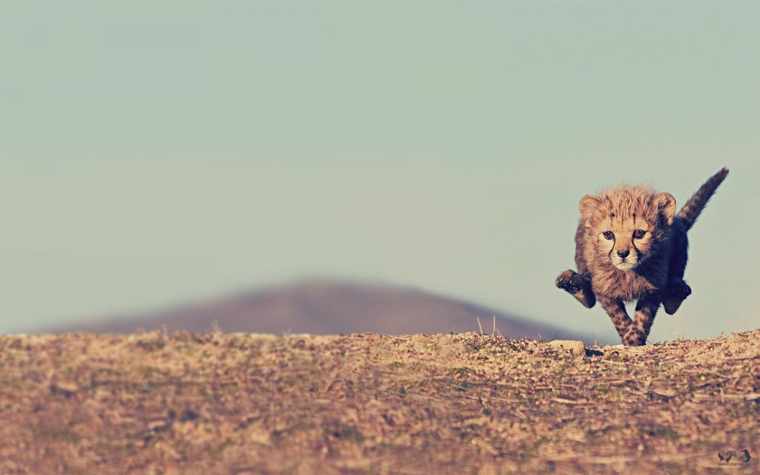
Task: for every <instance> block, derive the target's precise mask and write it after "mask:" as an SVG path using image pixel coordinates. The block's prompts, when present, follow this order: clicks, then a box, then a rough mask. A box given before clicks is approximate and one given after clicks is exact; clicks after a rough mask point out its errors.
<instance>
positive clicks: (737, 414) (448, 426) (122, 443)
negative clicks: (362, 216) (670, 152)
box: [0, 331, 760, 475]
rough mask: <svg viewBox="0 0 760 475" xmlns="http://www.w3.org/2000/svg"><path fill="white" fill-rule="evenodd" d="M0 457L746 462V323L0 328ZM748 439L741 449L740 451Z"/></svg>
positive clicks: (365, 463) (141, 461)
mask: <svg viewBox="0 0 760 475" xmlns="http://www.w3.org/2000/svg"><path fill="white" fill-rule="evenodd" d="M0 368H1V370H0V382H2V384H1V385H0V417H2V421H3V423H2V425H0V440H2V441H3V443H2V444H0V473H2V474H48V473H50V474H53V473H66V474H93V473H98V474H109V473H135V474H138V473H139V474H143V473H153V474H161V473H163V474H180V473H182V474H203V475H209V474H217V473H218V474H227V473H229V474H243V473H257V474H258V473H294V474H302V473H303V474H307V473H321V474H331V473H378V474H383V473H388V474H390V473H394V474H395V473H457V474H458V473H478V474H497V473H547V472H556V473H579V474H580V473H620V472H625V473H670V474H675V473H725V472H730V473H758V472H760V464H758V461H757V460H758V458H760V331H755V332H748V333H743V334H736V335H732V336H729V337H724V338H719V339H716V340H710V341H677V342H672V343H668V344H664V345H653V346H647V347H644V348H620V347H603V348H599V349H597V350H594V351H589V352H588V354H587V355H586V356H578V355H577V354H573V353H571V352H569V351H567V352H566V351H564V350H562V349H560V348H557V347H552V346H550V345H547V344H544V343H537V342H530V341H516V340H508V339H505V338H502V337H499V336H485V335H478V334H473V333H468V334H457V335H430V336H426V335H416V336H406V337H390V336H380V335H373V334H372V335H371V334H361V335H350V336H334V337H309V336H297V335H294V336H288V337H272V336H266V335H246V334H222V333H218V332H213V333H208V334H202V335H196V334H188V333H185V334H176V335H172V336H167V335H166V334H164V333H161V332H153V333H144V334H137V335H132V336H95V335H89V334H74V335H64V336H18V337H15V336H13V337H11V336H8V337H0ZM748 456H749V457H751V458H750V460H747V457H748Z"/></svg>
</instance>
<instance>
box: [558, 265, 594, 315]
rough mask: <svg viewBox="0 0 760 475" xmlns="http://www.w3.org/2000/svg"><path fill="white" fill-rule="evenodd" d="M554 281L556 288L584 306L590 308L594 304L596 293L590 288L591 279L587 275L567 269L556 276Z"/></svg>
mask: <svg viewBox="0 0 760 475" xmlns="http://www.w3.org/2000/svg"><path fill="white" fill-rule="evenodd" d="M555 283H556V285H557V287H558V288H560V289H563V290H564V291H566V292H567V293H569V294H570V295H572V296H573V297H575V298H576V300H578V302H580V303H581V304H582V305H583V306H584V307H586V308H591V307H593V306H594V305H596V295H594V291H593V290H592V289H591V279H590V278H589V276H588V275H586V274H579V273H577V272H575V271H574V270H569V269H568V270H566V271H565V272H563V273H561V274H560V275H559V277H557V280H556V281H555Z"/></svg>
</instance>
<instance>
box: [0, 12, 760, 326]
mask: <svg viewBox="0 0 760 475" xmlns="http://www.w3.org/2000/svg"><path fill="white" fill-rule="evenodd" d="M759 16H760V4H759V3H757V2H750V1H737V2H730V3H725V2H723V3H716V2H708V1H688V2H687V1H672V2H665V3H663V2H653V1H642V2H625V3H622V2H618V3H610V2H604V1H590V0H589V1H572V0H562V1H543V2H535V1H533V2H527V1H526V2H513V1H480V2H463V1H442V0H437V1H431V2H423V1H416V2H415V1H411V2H410V1H404V2H396V1H386V2H357V1H320V2H311V1H303V0H299V1H291V0H276V1H253V2H252V1H236V0H229V1H225V2H211V1H182V2H180V1H173V0H167V1H163V2H147V1H139V0H138V1H132V2H121V3H117V4H115V3H112V2H99V1H95V0H89V1H80V0H74V1H70V2H22V1H11V2H7V5H6V4H4V13H3V15H2V17H0V57H2V58H3V73H2V75H0V213H1V215H2V217H3V221H4V226H3V228H2V229H3V236H2V238H0V262H1V263H2V265H0V285H2V288H3V289H4V292H3V298H2V299H0V332H19V331H28V330H32V329H34V328H40V327H44V326H47V325H51V324H56V325H57V324H60V323H62V322H67V321H76V320H78V319H82V318H90V317H94V316H103V317H105V316H108V315H113V314H115V313H127V312H135V311H143V310H152V309H156V308H163V307H166V306H170V305H173V304H176V303H180V302H186V301H188V300H197V299H202V298H204V297H211V296H218V295H220V294H222V295H223V294H225V293H229V292H234V291H238V290H241V289H248V288H258V287H262V286H268V285H273V284H279V283H283V282H288V281H291V280H293V279H298V278H302V277H306V276H330V277H341V278H350V279H362V280H372V281H378V280H379V281H382V282H388V283H393V284H404V285H412V286H416V287H420V288H423V289H427V290H430V291H434V292H440V293H443V294H446V295H453V296H456V297H460V298H464V299H467V300H471V301H474V302H477V303H481V304H485V305H490V306H493V307H496V308H499V309H501V310H505V311H509V312H513V313H515V314H518V315H523V316H525V317H527V318H533V319H536V320H537V321H541V322H546V323H551V324H555V325H559V326H563V327H565V328H569V329H573V330H576V331H579V332H584V333H587V334H592V335H598V336H599V337H605V338H610V337H611V336H613V335H614V331H613V329H612V325H611V324H610V323H609V320H608V318H607V317H606V316H605V315H604V313H603V311H602V310H601V309H599V308H595V309H593V310H586V309H583V308H582V307H581V306H580V305H579V304H577V303H576V302H575V301H574V300H573V299H572V298H571V297H569V296H568V295H566V294H564V293H562V292H561V291H559V290H557V289H555V288H554V285H553V281H554V278H555V277H556V275H557V274H558V273H559V272H560V271H562V270H564V269H567V268H570V267H573V265H574V263H573V254H574V248H573V246H574V244H573V234H574V231H575V226H576V224H577V220H578V212H577V204H578V201H579V199H580V197H581V196H582V195H584V194H586V193H592V192H597V191H600V190H601V189H603V188H604V187H606V186H611V185H618V184H621V183H648V184H651V185H652V186H654V187H655V188H657V189H659V190H663V191H669V192H671V193H673V194H674V195H675V197H676V199H677V200H678V201H679V202H680V203H683V202H684V201H685V200H686V199H687V198H688V197H689V196H690V194H691V193H693V192H694V191H695V190H696V189H697V188H698V187H699V185H700V184H701V183H702V182H703V181H704V180H705V179H706V178H707V177H708V176H710V175H711V174H712V173H714V172H715V171H716V170H718V169H719V168H720V167H721V166H724V165H726V166H729V167H730V168H731V175H730V176H729V178H728V179H727V180H726V182H725V183H724V184H723V186H722V187H721V188H720V190H719V191H718V193H717V195H716V196H715V197H714V199H713V201H712V202H711V203H710V205H709V207H708V209H707V210H706V211H705V212H704V214H703V215H702V217H701V218H700V221H699V222H698V224H697V225H696V226H695V228H694V229H693V230H692V232H691V233H690V237H691V256H692V258H691V260H690V263H689V267H688V269H687V275H686V276H687V280H688V282H689V283H690V284H691V286H692V288H693V289H694V294H693V295H692V296H691V297H690V298H689V300H687V302H686V303H685V304H684V306H683V307H682V309H681V310H680V311H679V312H678V313H677V314H676V315H675V316H674V317H670V316H667V315H665V314H664V313H662V315H661V317H660V318H658V320H657V322H656V323H655V327H654V329H653V332H652V337H651V339H652V341H662V340H669V339H673V338H682V337H698V338H702V337H709V336H715V335H719V334H721V333H728V332H732V331H738V330H742V329H750V328H757V327H760V304H758V302H757V300H756V298H755V293H756V292H757V291H758V290H760V287H759V286H758V284H757V281H756V280H755V272H756V269H757V267H758V265H759V264H760V257H759V256H758V251H757V246H756V244H755V241H756V239H755V237H756V236H757V235H758V233H760V224H758V220H757V219H755V215H756V210H757V209H758V207H759V206H760V190H759V189H758V186H757V183H758V178H760V130H759V129H760V125H759V124H760V94H758V87H757V85H758V84H760V56H759V55H758V54H757V45H758V44H760V29H758V28H757V22H756V20H757V18H758V17H759Z"/></svg>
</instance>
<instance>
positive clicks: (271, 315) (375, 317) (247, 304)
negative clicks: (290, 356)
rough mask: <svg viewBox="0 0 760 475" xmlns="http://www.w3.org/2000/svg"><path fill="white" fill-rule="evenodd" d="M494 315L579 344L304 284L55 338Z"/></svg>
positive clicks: (370, 293) (395, 325)
mask: <svg viewBox="0 0 760 475" xmlns="http://www.w3.org/2000/svg"><path fill="white" fill-rule="evenodd" d="M494 315H495V316H496V317H497V328H498V330H499V331H500V332H501V333H502V334H503V335H506V336H510V337H515V338H517V337H526V338H538V337H543V338H579V336H578V335H573V334H572V333H571V332H569V331H564V330H561V329H558V328H554V327H550V326H548V325H542V324H539V323H534V322H530V321H528V320H524V319H520V318H516V317H514V316H513V315H509V314H505V313H502V312H498V311H495V310H492V309H489V308H486V307H482V306H479V305H474V304H471V303H468V302H464V301H461V300H456V299H452V298H448V297H444V296H440V295H435V294H432V293H429V292H425V291H421V290H417V289H412V288H405V287H395V286H388V285H370V284H356V283H346V282H338V281H330V280H313V281H304V282H301V283H297V284H294V285H288V286H283V287H276V288H270V289H264V290H260V291H256V292H249V293H242V294H239V295H233V296H229V297H223V298H220V299H216V300H210V301H207V302H200V303H198V304H195V305H189V306H184V307H180V308H176V309H172V310H169V311H165V312H160V313H156V314H148V315H136V316H131V317H123V318H119V319H114V320H111V321H107V322H105V323H101V322H93V323H91V324H77V325H72V326H68V327H62V328H59V329H57V330H56V331H54V332H59V331H95V332H107V333H129V332H133V331H137V330H141V329H144V330H158V329H162V328H163V327H166V328H167V329H168V330H172V331H173V330H187V331H195V332H202V331H208V330H210V329H211V328H212V326H215V325H218V326H219V328H221V329H222V330H223V331H225V332H255V333H272V334H283V333H309V334H314V335H325V334H339V333H361V332H374V333H382V334H385V335H402V334H416V333H447V332H463V331H474V330H477V329H478V324H477V319H478V318H479V319H480V321H481V322H482V325H483V326H484V327H486V326H488V327H489V330H490V326H491V324H492V316H494Z"/></svg>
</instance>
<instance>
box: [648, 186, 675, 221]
mask: <svg viewBox="0 0 760 475" xmlns="http://www.w3.org/2000/svg"><path fill="white" fill-rule="evenodd" d="M652 206H654V207H655V208H656V209H657V212H658V213H660V214H662V216H663V217H665V221H666V222H667V223H668V225H670V224H673V219H674V218H675V217H676V199H675V198H674V197H673V195H671V194H670V193H657V194H656V195H654V196H653V197H652Z"/></svg>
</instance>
